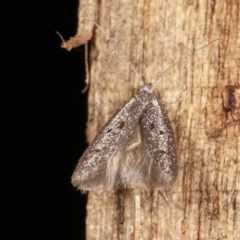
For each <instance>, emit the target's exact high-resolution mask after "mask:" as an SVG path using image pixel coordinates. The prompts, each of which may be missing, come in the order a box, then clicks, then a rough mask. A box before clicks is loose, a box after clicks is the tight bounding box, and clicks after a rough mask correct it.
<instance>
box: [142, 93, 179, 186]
mask: <svg viewBox="0 0 240 240" xmlns="http://www.w3.org/2000/svg"><path fill="white" fill-rule="evenodd" d="M140 127H141V131H142V135H143V138H142V139H143V143H144V148H145V149H146V155H148V157H149V171H148V174H149V175H148V176H147V177H148V179H149V185H150V186H149V187H152V188H155V189H159V190H163V189H166V188H167V187H168V186H169V185H171V184H172V183H173V181H174V180H175V179H176V176H177V168H178V167H177V157H176V147H175V139H174V134H173V130H172V127H171V124H170V121H169V119H168V118H167V116H166V113H165V111H164V109H163V108H162V106H161V105H160V104H159V102H158V100H157V98H156V96H155V94H154V93H152V99H151V101H150V102H149V103H148V105H147V106H146V108H145V109H144V111H143V114H142V116H141V120H140Z"/></svg>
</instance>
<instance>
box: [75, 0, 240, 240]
mask: <svg viewBox="0 0 240 240" xmlns="http://www.w3.org/2000/svg"><path fill="white" fill-rule="evenodd" d="M81 2H88V3H89V2H91V1H87V0H85V1H81ZM97 2H99V5H96V6H95V7H96V9H97V10H96V12H97V13H98V15H95V19H93V20H91V22H92V21H96V22H97V23H98V24H99V25H100V26H101V27H102V28H103V29H104V31H105V32H106V36H107V37H106V36H104V35H103V34H102V33H101V32H100V31H99V29H97V28H96V27H95V28H94V35H93V36H94V38H93V39H92V47H91V54H90V86H89V89H90V91H89V106H88V109H89V118H88V128H87V134H88V140H89V142H91V141H92V139H93V138H94V137H95V135H96V134H97V132H98V131H99V130H100V129H101V128H102V127H103V126H104V124H105V123H106V122H107V121H108V120H109V118H110V117H111V116H112V115H113V114H114V113H115V112H116V111H117V110H118V109H119V108H120V107H121V106H122V105H123V104H124V103H126V102H127V101H128V100H129V99H130V98H131V97H132V96H133V95H134V94H135V93H136V92H137V91H138V89H139V80H140V79H139V77H138V76H137V74H136V73H135V72H134V71H133V70H132V68H131V65H130V63H129V61H130V62H132V63H133V64H134V65H135V66H136V68H137V69H138V71H139V72H140V73H141V74H142V75H143V76H144V77H145V79H146V81H147V82H152V83H154V89H155V92H156V94H157V95H158V97H159V100H160V101H161V102H163V103H164V105H165V109H166V112H167V114H168V117H169V119H170V121H171V123H172V126H173V129H174V133H175V136H176V140H177V145H178V147H177V152H178V161H179V176H178V178H177V181H176V182H175V184H174V185H173V187H172V189H171V190H170V191H169V192H166V193H165V194H166V196H167V198H168V201H169V203H168V202H167V201H166V200H164V198H163V197H162V196H161V195H160V194H159V193H157V192H147V191H143V190H137V189H135V190H131V191H128V192H121V193H110V192H99V193H94V192H90V193H89V195H88V196H89V198H88V205H87V219H86V222H87V224H86V226H87V239H88V240H90V239H91V240H92V239H100V240H106V239H111V240H113V239H128V240H129V239H143V240H145V239H174V240H177V239H189V240H193V239H208V240H211V239H235V240H237V239H240V194H239V189H240V160H239V159H240V136H239V135H240V74H239V73H240V70H239V69H240V6H239V1H238V0H235V1H234V0H232V1H226V0H223V1H191V0H190V1H164V0H150V1H141V0H140V1H124V0H114V1H109V0H105V1H97ZM84 11H85V9H83V8H82V9H80V12H79V14H80V15H81V14H83V15H84ZM86 22H87V21H86ZM78 34H79V32H78ZM109 36H110V37H111V39H114V41H115V42H117V46H116V44H114V43H113V42H112V41H109V39H106V38H108V37H109ZM214 39H219V41H217V42H215V43H213V44H211V45H210V46H207V47H205V48H204V49H202V50H201V51H199V52H197V53H195V54H193V55H192V56H191V57H189V58H187V60H184V61H182V62H181V63H179V64H177V65H176V66H174V67H172V68H170V69H169V70H168V71H167V72H165V73H164V74H163V75H162V74H161V73H162V72H164V71H165V70H166V69H167V68H168V67H170V66H172V65H173V64H174V62H176V61H177V60H179V59H180V58H182V57H184V56H186V55H187V54H189V53H191V52H192V51H194V49H197V48H199V47H200V46H202V45H205V44H207V43H208V42H211V41H212V40H214ZM122 52H124V55H125V57H123V54H122Z"/></svg>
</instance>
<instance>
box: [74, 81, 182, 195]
mask: <svg viewBox="0 0 240 240" xmlns="http://www.w3.org/2000/svg"><path fill="white" fill-rule="evenodd" d="M177 170H178V167H177V157H176V147H175V140H174V134H173V130H172V127H171V124H170V121H169V119H168V118H167V116H166V113H165V112H164V109H163V108H162V106H161V105H160V103H159V102H158V100H157V98H156V96H155V93H154V91H153V87H152V85H151V84H144V85H143V86H142V87H141V88H140V90H139V92H138V93H137V94H136V95H135V96H133V97H132V98H131V99H130V100H129V101H128V102H127V103H126V104H125V105H124V106H123V107H122V108H121V109H120V110H119V111H118V112H117V113H116V114H115V115H114V116H113V117H112V118H111V119H110V120H109V122H108V123H107V124H106V125H105V126H104V127H103V129H102V130H101V131H100V132H99V134H98V135H97V136H96V138H95V139H94V140H93V142H92V143H91V144H90V145H89V147H88V148H87V149H86V150H85V152H84V153H83V155H82V157H81V158H80V159H79V162H78V164H77V166H76V168H75V170H74V173H73V175H72V184H73V185H74V186H75V187H77V188H78V189H80V190H83V191H89V190H95V189H100V188H103V189H109V190H121V189H130V188H134V187H143V188H145V189H156V190H160V191H161V190H164V189H165V188H168V187H169V186H170V185H171V184H172V183H173V182H174V180H175V179H176V176H177Z"/></svg>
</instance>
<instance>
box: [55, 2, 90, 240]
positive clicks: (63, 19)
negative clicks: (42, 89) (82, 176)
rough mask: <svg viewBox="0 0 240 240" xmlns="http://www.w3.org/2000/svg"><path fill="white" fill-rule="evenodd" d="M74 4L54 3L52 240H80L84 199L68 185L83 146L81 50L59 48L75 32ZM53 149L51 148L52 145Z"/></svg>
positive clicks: (84, 112)
mask: <svg viewBox="0 0 240 240" xmlns="http://www.w3.org/2000/svg"><path fill="white" fill-rule="evenodd" d="M77 9H78V1H77V0H75V1H73V0H72V1H69V0H61V1H56V2H55V8H54V10H55V11H54V24H53V29H52V32H51V33H50V34H51V36H52V37H53V38H52V39H53V41H52V48H53V52H54V55H53V62H52V69H53V70H54V71H53V76H54V77H53V78H54V93H53V96H55V97H54V99H53V107H52V111H54V116H55V118H54V122H53V125H54V126H53V127H54V129H55V130H56V134H55V137H54V142H55V143H56V148H55V154H56V162H55V170H56V175H55V176H56V187H55V188H56V203H55V204H54V205H55V208H56V209H55V210H56V216H55V217H56V218H54V219H55V220H54V224H53V225H55V226H54V228H55V238H54V239H58V240H62V239H65V240H84V239H85V217H86V210H85V209H86V201H87V196H86V195H81V193H80V192H79V191H78V190H76V189H75V188H74V187H73V186H72V185H71V175H72V173H73V170H74V168H75V166H76V164H77V161H78V159H79V157H80V156H81V154H82V153H83V151H84V149H85V148H86V147H87V143H86V135H85V130H86V121H87V92H86V93H81V91H82V90H83V89H84V87H85V83H84V80H85V66H84V46H81V47H78V48H76V49H73V50H72V51H71V52H68V51H66V50H64V49H61V48H60V44H61V39H60V37H59V36H58V35H57V34H56V33H55V31H58V32H59V33H60V34H61V35H62V36H63V38H64V39H65V40H67V39H69V37H71V36H74V34H75V32H76V29H77ZM54 145H55V144H54Z"/></svg>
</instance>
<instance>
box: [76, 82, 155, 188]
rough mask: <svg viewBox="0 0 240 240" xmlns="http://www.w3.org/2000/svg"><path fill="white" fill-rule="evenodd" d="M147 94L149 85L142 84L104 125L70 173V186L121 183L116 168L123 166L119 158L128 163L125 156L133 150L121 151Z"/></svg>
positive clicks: (118, 184) (131, 134)
mask: <svg viewBox="0 0 240 240" xmlns="http://www.w3.org/2000/svg"><path fill="white" fill-rule="evenodd" d="M151 94H152V88H151V86H149V85H144V86H143V88H142V89H141V90H140V92H139V93H138V94H136V95H135V96H134V97H133V98H132V99H131V100H130V101H129V102H128V103H126V104H125V105H124V106H123V107H122V108H121V109H120V111H119V112H118V113H117V114H116V115H115V116H114V117H113V118H112V119H111V120H110V121H109V122H108V123H107V124H106V125H105V127H104V128H103V129H102V131H101V132H100V133H99V134H98V135H97V136H96V138H95V139H94V141H93V143H92V144H91V145H90V146H89V147H88V148H87V149H86V151H85V152H84V154H83V155H82V157H81V158H80V159H79V162H78V164H77V166H76V168H75V170H74V173H73V175H72V184H73V185H74V186H76V187H77V188H79V189H81V190H92V189H95V188H98V187H106V188H114V187H119V186H120V185H124V184H123V181H121V175H119V173H121V172H122V171H121V170H119V169H122V168H121V167H122V165H124V164H123V162H122V161H121V159H125V160H124V163H125V164H127V162H129V163H128V164H132V161H130V159H132V158H131V157H129V156H130V155H131V154H134V153H133V152H132V151H129V154H127V153H126V152H125V150H126V149H127V148H128V145H129V143H130V142H131V141H132V139H134V138H135V136H136V135H135V134H136V133H135V132H136V129H137V127H138V124H139V121H140V117H141V115H142V112H143V110H144V109H145V107H146V105H147V104H148V102H149V98H151ZM130 152H131V153H130ZM134 155H136V154H134Z"/></svg>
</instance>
